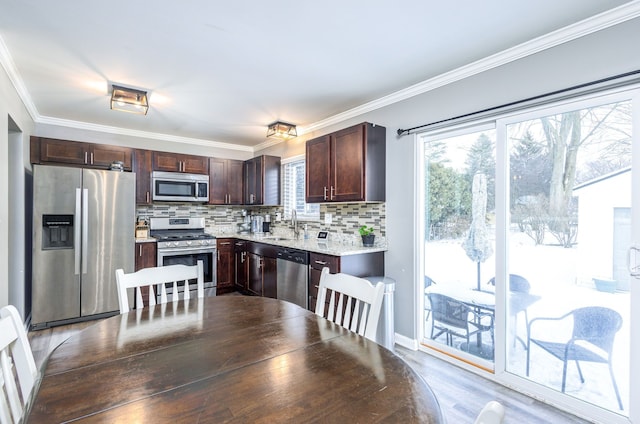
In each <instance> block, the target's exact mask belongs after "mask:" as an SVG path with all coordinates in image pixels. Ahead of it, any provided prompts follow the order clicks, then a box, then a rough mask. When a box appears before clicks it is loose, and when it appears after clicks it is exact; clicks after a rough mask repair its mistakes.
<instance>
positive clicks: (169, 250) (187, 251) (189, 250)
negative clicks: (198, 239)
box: [158, 246, 217, 257]
mask: <svg viewBox="0 0 640 424" xmlns="http://www.w3.org/2000/svg"><path fill="white" fill-rule="evenodd" d="M216 250H217V249H216V247H215V246H207V247H204V246H203V247H195V248H193V247H186V248H185V247H166V248H165V247H163V248H160V249H158V257H160V256H167V254H176V253H178V254H181V255H191V254H194V253H213V254H215V253H216Z"/></svg>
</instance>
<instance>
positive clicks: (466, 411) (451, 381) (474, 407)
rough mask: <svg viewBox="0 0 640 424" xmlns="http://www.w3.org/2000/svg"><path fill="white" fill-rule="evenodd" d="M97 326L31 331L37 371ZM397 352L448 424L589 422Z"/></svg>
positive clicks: (421, 357)
mask: <svg viewBox="0 0 640 424" xmlns="http://www.w3.org/2000/svg"><path fill="white" fill-rule="evenodd" d="M94 323H95V321H89V322H83V323H77V324H70V325H66V326H60V327H55V328H50V329H44V330H38V331H30V332H29V341H30V343H31V349H32V350H33V353H34V357H35V360H36V365H37V366H38V368H40V367H41V366H42V365H43V363H44V362H45V360H46V358H47V357H48V355H49V353H50V352H52V351H53V350H54V349H55V348H56V347H57V346H58V345H60V343H62V342H64V341H65V340H66V339H67V338H69V337H70V336H72V335H74V334H76V333H77V332H79V331H82V330H83V329H84V328H86V327H88V326H90V325H93V324H94ZM396 353H397V354H398V355H399V356H400V357H402V358H403V359H404V360H405V361H406V362H407V363H408V364H409V365H410V366H411V367H413V369H415V370H416V372H418V373H419V374H420V375H422V376H423V378H424V379H425V381H426V382H427V383H428V384H429V386H431V388H432V389H433V391H434V393H435V395H436V397H437V398H438V401H439V403H440V406H441V407H442V410H443V411H444V414H445V416H446V417H447V421H448V423H449V424H467V423H469V424H471V423H473V422H474V420H475V417H476V415H477V414H478V412H479V411H480V410H481V409H482V407H483V406H484V405H485V403H487V402H488V401H490V400H498V401H499V402H501V403H502V404H503V405H505V407H506V410H507V413H506V417H505V423H506V424H509V423H514V424H516V423H517V424H537V423H553V424H560V423H570V424H573V423H575V424H580V423H587V422H588V421H585V420H582V419H579V418H577V417H575V416H573V415H570V414H567V413H565V412H562V411H560V410H558V409H556V408H553V407H551V406H548V405H545V404H543V403H542V402H539V401H537V400H535V399H532V398H530V397H528V396H525V395H522V394H520V393H518V392H515V391H513V390H510V389H508V388H506V387H504V386H501V385H499V384H497V383H494V382H492V381H489V380H486V379H484V378H483V377H481V376H479V375H476V374H473V373H470V372H468V371H465V370H463V369H460V368H458V367H456V366H454V365H451V364H449V363H447V362H444V361H442V360H440V359H438V358H435V357H432V356H430V355H427V354H426V353H424V352H419V351H418V352H415V351H412V350H409V349H405V348H403V347H400V346H396Z"/></svg>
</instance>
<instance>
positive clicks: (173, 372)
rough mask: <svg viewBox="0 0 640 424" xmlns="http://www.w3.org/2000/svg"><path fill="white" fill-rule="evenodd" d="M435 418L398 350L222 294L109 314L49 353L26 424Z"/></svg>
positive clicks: (300, 312) (275, 306)
mask: <svg viewBox="0 0 640 424" xmlns="http://www.w3.org/2000/svg"><path fill="white" fill-rule="evenodd" d="M72 420H73V421H77V422H83V423H84V422H103V423H105V422H107V423H145V422H153V423H161V422H171V423H182V422H185V423H196V422H200V423H206V422H216V423H217V422H237V423H246V422H265V423H280V422H291V423H294V422H295V423H300V422H309V421H316V422H343V423H355V422H363V423H372V422H394V423H396V422H401V423H409V422H423V423H443V422H444V419H443V417H442V413H441V410H440V407H439V405H438V402H437V400H436V398H435V396H434V394H433V392H432V391H431V389H430V388H429V386H428V385H427V384H426V383H425V381H424V380H423V379H422V378H421V377H420V376H419V375H418V374H416V373H415V372H414V371H413V370H412V369H411V368H410V367H409V366H408V365H407V364H406V363H405V362H404V361H403V360H402V359H401V358H399V357H398V356H396V355H395V354H394V353H392V352H391V351H389V350H387V349H385V348H384V347H382V346H380V345H378V344H376V343H373V342H371V341H369V340H367V339H365V338H364V337H360V336H358V335H357V334H354V333H351V332H349V331H347V330H344V329H342V328H341V327H339V326H336V325H335V324H333V323H331V322H329V321H327V320H325V319H324V318H321V317H318V316H316V315H315V314H313V313H311V312H309V311H307V310H305V309H302V308H300V307H298V306H296V305H294V304H292V303H288V302H283V301H279V300H275V299H269V298H262V297H249V296H219V297H205V298H204V299H191V300H190V301H188V302H178V303H168V304H164V305H156V306H155V307H153V308H144V309H140V310H134V311H131V312H129V313H127V314H122V315H118V316H115V317H112V318H108V319H106V320H103V321H101V322H98V323H96V324H95V325H93V326H91V327H88V328H87V329H85V330H83V331H81V332H80V333H78V334H77V335H75V336H72V337H71V338H69V339H68V340H67V341H65V342H64V343H63V344H61V345H60V346H59V347H58V348H57V349H56V350H55V351H54V352H53V353H52V354H51V356H50V358H49V360H48V362H47V364H46V369H45V371H44V376H43V379H42V383H41V385H40V387H39V390H38V392H37V395H36V397H35V399H34V400H33V403H32V405H31V409H30V414H29V416H28V418H27V422H29V423H47V424H50V423H57V422H66V421H72Z"/></svg>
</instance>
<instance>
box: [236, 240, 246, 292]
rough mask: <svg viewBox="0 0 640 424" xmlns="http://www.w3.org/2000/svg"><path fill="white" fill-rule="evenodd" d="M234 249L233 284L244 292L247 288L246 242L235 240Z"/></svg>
mask: <svg viewBox="0 0 640 424" xmlns="http://www.w3.org/2000/svg"><path fill="white" fill-rule="evenodd" d="M234 246H235V247H234V251H235V274H236V276H235V286H236V290H238V291H240V292H243V293H244V292H246V291H247V290H248V289H249V260H248V259H247V242H246V241H244V240H236V241H235V243H234Z"/></svg>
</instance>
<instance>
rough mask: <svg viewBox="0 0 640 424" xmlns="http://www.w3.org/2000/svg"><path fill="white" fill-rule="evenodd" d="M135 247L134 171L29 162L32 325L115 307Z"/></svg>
mask: <svg viewBox="0 0 640 424" xmlns="http://www.w3.org/2000/svg"><path fill="white" fill-rule="evenodd" d="M134 247H135V174H133V173H130V172H118V171H102V170H95V169H82V168H70V167H60V166H46V165H34V167H33V259H32V261H33V262H32V273H33V276H32V294H33V297H32V299H33V300H32V307H31V313H32V317H31V327H32V328H35V329H37V328H46V327H50V326H54V325H59V324H66V323H69V322H74V321H79V320H83V319H90V318H98V317H100V316H106V315H109V314H113V313H117V311H118V292H117V290H116V279H115V270H116V269H118V268H123V269H124V270H125V272H132V271H133V268H134Z"/></svg>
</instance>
